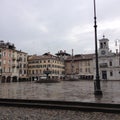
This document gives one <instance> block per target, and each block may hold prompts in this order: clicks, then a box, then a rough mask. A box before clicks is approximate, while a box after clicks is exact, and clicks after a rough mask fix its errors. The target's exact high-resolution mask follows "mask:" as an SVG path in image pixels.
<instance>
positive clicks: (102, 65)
mask: <svg viewBox="0 0 120 120" xmlns="http://www.w3.org/2000/svg"><path fill="white" fill-rule="evenodd" d="M107 67H108V64H107V63H101V64H100V68H107Z"/></svg>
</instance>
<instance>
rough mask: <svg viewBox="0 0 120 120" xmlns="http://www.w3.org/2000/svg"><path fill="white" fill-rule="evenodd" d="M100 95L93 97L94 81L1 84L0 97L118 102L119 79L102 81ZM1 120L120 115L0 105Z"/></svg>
mask: <svg viewBox="0 0 120 120" xmlns="http://www.w3.org/2000/svg"><path fill="white" fill-rule="evenodd" d="M101 89H102V91H103V96H102V97H101V98H100V97H95V96H94V83H93V81H75V82H68V81H62V82H60V83H45V84H44V83H43V84H40V83H34V82H23V83H22V82H21V83H1V84H0V97H1V98H14V99H17V98H19V99H49V100H65V101H83V102H104V103H120V81H103V82H101ZM0 120H120V114H112V113H102V112H81V111H68V110H47V109H38V108H37V109H34V108H33V109H32V108H17V107H0Z"/></svg>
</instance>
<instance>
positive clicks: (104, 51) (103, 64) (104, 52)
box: [94, 36, 120, 80]
mask: <svg viewBox="0 0 120 120" xmlns="http://www.w3.org/2000/svg"><path fill="white" fill-rule="evenodd" d="M98 55H99V56H98V62H99V76H100V80H120V53H119V52H118V50H116V52H115V53H113V52H112V51H111V50H110V49H109V40H108V39H107V38H105V36H103V38H102V39H100V40H99V51H98ZM94 63H95V59H94ZM95 71H96V68H95V64H94V76H95Z"/></svg>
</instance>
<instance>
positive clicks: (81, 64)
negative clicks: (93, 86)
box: [65, 54, 94, 79]
mask: <svg viewBox="0 0 120 120" xmlns="http://www.w3.org/2000/svg"><path fill="white" fill-rule="evenodd" d="M93 56H94V54H79V55H75V56H70V57H68V58H67V59H66V60H65V75H66V77H71V75H74V77H75V78H78V79H93V75H94V74H93V73H94V72H93Z"/></svg>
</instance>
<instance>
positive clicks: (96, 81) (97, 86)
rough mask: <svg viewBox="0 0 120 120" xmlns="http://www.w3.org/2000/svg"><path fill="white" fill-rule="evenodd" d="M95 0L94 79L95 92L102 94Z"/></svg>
mask: <svg viewBox="0 0 120 120" xmlns="http://www.w3.org/2000/svg"><path fill="white" fill-rule="evenodd" d="M93 2H94V28H95V55H96V61H95V62H96V79H95V81H94V94H95V95H102V91H101V87H100V79H99V67H98V50H97V21H96V2H95V0H93Z"/></svg>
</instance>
